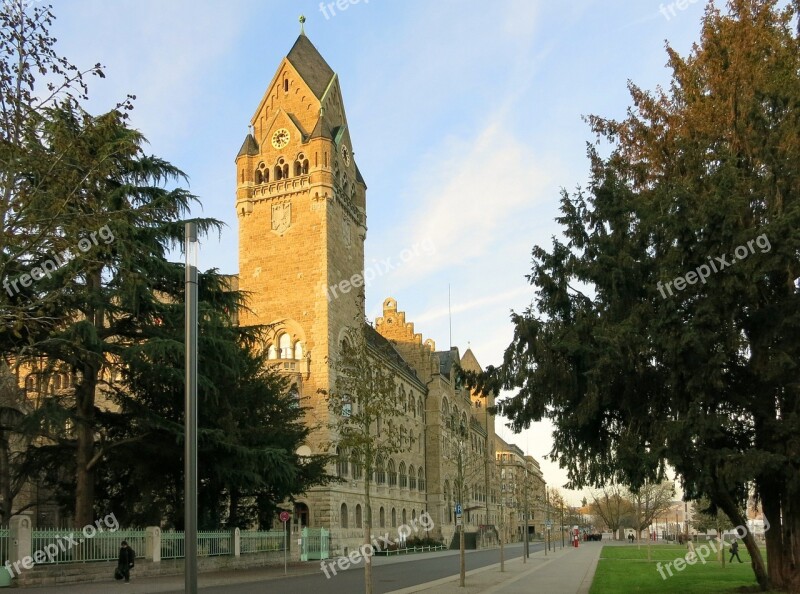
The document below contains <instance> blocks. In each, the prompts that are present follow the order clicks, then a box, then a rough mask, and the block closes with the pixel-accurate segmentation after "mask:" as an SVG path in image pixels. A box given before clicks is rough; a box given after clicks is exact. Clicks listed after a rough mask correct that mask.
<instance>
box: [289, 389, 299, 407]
mask: <svg viewBox="0 0 800 594" xmlns="http://www.w3.org/2000/svg"><path fill="white" fill-rule="evenodd" d="M289 396H290V397H291V399H292V406H293V407H295V408H299V407H300V390H299V389H298V388H297V384H292V387H291V388H289Z"/></svg>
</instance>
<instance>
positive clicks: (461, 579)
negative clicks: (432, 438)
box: [456, 422, 467, 588]
mask: <svg viewBox="0 0 800 594" xmlns="http://www.w3.org/2000/svg"><path fill="white" fill-rule="evenodd" d="M466 431H467V428H466V427H465V426H464V424H463V422H462V423H461V425H460V434H461V436H460V437H459V440H458V503H459V507H460V509H461V518H460V519H459V518H458V517H456V522H460V526H459V527H458V528H459V538H458V548H459V552H460V556H461V563H460V567H459V572H458V579H459V586H461V587H462V588H463V587H464V582H465V580H466V575H467V565H466V559H465V557H466V554H465V544H464V515H463V514H464V480H465V479H464V436H465V434H466Z"/></svg>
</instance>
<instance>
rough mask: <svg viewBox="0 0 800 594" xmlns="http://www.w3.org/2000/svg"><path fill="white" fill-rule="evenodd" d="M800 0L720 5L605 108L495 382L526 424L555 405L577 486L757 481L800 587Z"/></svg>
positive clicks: (788, 582)
mask: <svg viewBox="0 0 800 594" xmlns="http://www.w3.org/2000/svg"><path fill="white" fill-rule="evenodd" d="M797 18H798V13H797V11H796V9H795V7H793V6H784V7H779V6H778V4H777V2H775V1H774V0H731V2H729V12H728V13H727V14H723V13H722V12H721V11H720V10H717V9H715V8H713V7H711V8H709V9H708V10H707V11H706V14H705V17H704V19H703V26H702V35H701V40H700V42H699V43H698V44H697V45H696V46H695V47H694V48H693V50H692V52H691V54H690V55H689V56H688V57H687V58H683V57H681V56H679V55H678V54H677V52H675V51H674V50H673V49H672V48H668V50H667V51H668V53H669V65H670V67H671V69H672V84H671V85H670V88H669V89H668V90H661V89H659V90H657V91H656V92H655V93H649V92H646V91H644V90H642V89H640V88H638V87H636V86H635V85H631V86H630V91H631V95H632V99H633V103H634V107H633V108H632V109H630V110H629V112H628V116H627V118H626V119H624V120H622V121H614V120H608V119H604V118H600V117H591V118H589V122H590V124H591V127H592V130H593V131H594V132H595V133H596V134H597V135H598V140H599V141H607V142H608V143H609V144H610V146H611V154H610V156H608V157H605V158H604V157H601V155H600V154H599V153H598V149H597V148H596V147H595V146H590V147H589V149H588V153H589V158H590V161H591V171H592V180H591V185H590V187H589V188H588V191H583V190H579V191H578V192H577V193H576V194H574V195H572V196H570V195H568V194H567V193H564V194H563V195H562V200H561V212H562V215H561V217H560V218H559V219H558V222H559V223H560V224H561V225H562V226H563V230H564V235H565V236H566V241H559V240H555V241H554V243H553V247H552V248H551V249H550V250H546V249H544V248H541V247H538V246H537V247H536V248H534V250H533V270H532V273H531V275H530V277H529V280H530V282H531V283H532V284H533V285H534V286H535V287H536V299H535V304H534V306H532V307H531V308H529V309H528V310H527V311H525V312H523V313H521V314H515V315H513V318H512V319H513V322H514V325H515V336H514V339H513V342H512V343H511V345H510V346H509V348H508V350H507V351H506V356H505V360H504V365H503V366H502V368H501V369H499V370H494V369H489V370H487V374H486V376H485V377H483V378H481V380H480V383H481V385H482V389H484V390H492V391H494V392H495V393H497V392H499V390H500V389H501V388H503V387H507V388H513V389H517V394H516V395H515V396H514V397H512V398H511V399H509V400H507V401H506V402H504V403H501V404H500V408H501V410H502V412H503V413H504V414H506V415H508V416H509V417H510V418H511V419H512V424H513V426H514V427H515V428H516V429H518V430H519V429H522V428H523V427H526V426H527V425H528V424H529V423H530V422H531V421H534V420H539V419H542V418H544V417H548V418H550V419H551V420H552V421H553V422H554V424H555V426H556V429H557V430H556V433H555V435H554V440H555V441H554V446H553V450H552V455H553V456H554V457H556V458H558V459H559V460H560V462H561V463H562V464H563V465H565V466H566V468H567V470H568V472H569V476H570V479H571V482H572V485H573V486H583V485H596V486H599V485H602V484H604V483H607V482H611V481H615V480H616V481H617V482H620V483H622V484H628V485H631V487H632V488H633V489H638V488H639V487H641V486H642V485H644V484H645V482H657V481H659V480H661V479H662V478H663V477H664V470H665V464H666V463H669V464H670V465H672V466H673V467H674V468H675V469H676V470H677V472H678V474H679V476H680V477H681V479H682V482H683V487H684V491H685V492H686V493H687V495H688V496H689V497H690V498H696V497H700V496H701V495H706V496H708V497H709V499H710V500H711V501H712V502H713V503H714V504H715V505H716V506H718V507H719V508H720V509H721V510H723V511H724V512H725V513H726V514H727V515H728V516H729V517H730V518H731V520H732V521H734V522H735V523H737V524H744V523H745V518H744V517H743V515H742V513H741V509H742V505H743V503H744V502H745V501H746V499H747V495H748V491H749V489H751V488H752V489H753V490H754V491H755V493H756V494H757V497H758V498H760V500H761V502H762V504H763V509H764V514H765V516H766V519H767V521H768V522H769V523H770V525H771V529H770V530H769V531H768V532H767V534H766V539H767V556H768V559H769V569H768V572H769V573H768V574H767V570H766V569H765V564H764V562H763V559H762V556H761V553H760V551H759V549H758V547H757V546H756V543H755V541H754V540H753V538H752V536H751V535H748V537H746V538H745V544H746V546H747V549H748V552H749V553H750V555H751V558H752V559H753V568H754V572H755V575H756V579H757V580H758V582H759V584H760V585H761V586H762V588H768V587H770V585H772V586H773V587H777V588H784V589H789V590H793V591H797V590H800V567H798V565H797V563H796V560H795V559H794V557H793V555H794V554H795V553H794V552H795V551H798V550H800V528H798V526H800V510H798V508H797V506H796V502H797V501H798V500H800V479H799V478H798V477H800V455H799V454H798V450H797V448H796V447H795V445H796V443H797V441H798V439H800V437H799V436H800V397H799V396H798V384H797V374H798V361H799V360H800V341H798V339H797V337H798V336H800V315H799V314H798V312H799V311H800V308H799V307H798V306H800V294H798V290H797V279H798V277H800V261H799V260H798V254H799V253H800V76H799V75H798V73H799V72H800V38H798V35H797V33H796V29H795V27H794V20H795V19H797Z"/></svg>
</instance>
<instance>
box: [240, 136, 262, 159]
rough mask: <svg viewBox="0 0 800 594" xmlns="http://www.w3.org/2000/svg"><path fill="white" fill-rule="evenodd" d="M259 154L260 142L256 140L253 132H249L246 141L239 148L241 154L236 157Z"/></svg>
mask: <svg viewBox="0 0 800 594" xmlns="http://www.w3.org/2000/svg"><path fill="white" fill-rule="evenodd" d="M257 154H258V143H257V142H256V139H255V138H253V135H252V134H248V135H247V136H246V137H245V139H244V142H243V143H242V148H240V149H239V154H238V155H236V158H237V159H238V158H239V157H241V156H243V155H257Z"/></svg>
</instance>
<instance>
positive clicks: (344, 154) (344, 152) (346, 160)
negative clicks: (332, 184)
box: [342, 144, 350, 165]
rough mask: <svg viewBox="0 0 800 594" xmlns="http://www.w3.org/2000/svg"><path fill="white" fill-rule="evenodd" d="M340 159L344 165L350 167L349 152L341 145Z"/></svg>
mask: <svg viewBox="0 0 800 594" xmlns="http://www.w3.org/2000/svg"><path fill="white" fill-rule="evenodd" d="M342 159H344V164H345V165H350V151H349V150H347V146H346V145H344V144H343V145H342Z"/></svg>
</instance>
